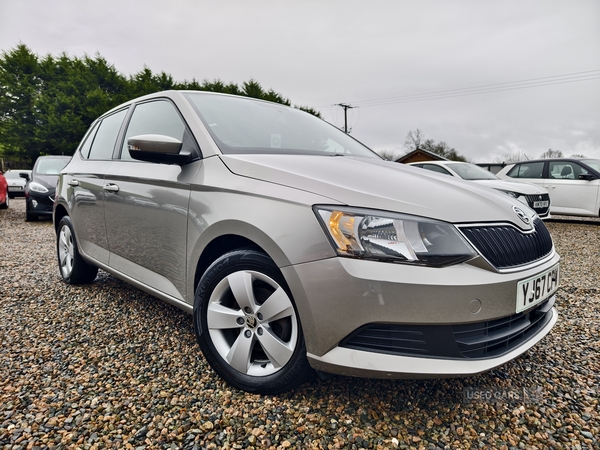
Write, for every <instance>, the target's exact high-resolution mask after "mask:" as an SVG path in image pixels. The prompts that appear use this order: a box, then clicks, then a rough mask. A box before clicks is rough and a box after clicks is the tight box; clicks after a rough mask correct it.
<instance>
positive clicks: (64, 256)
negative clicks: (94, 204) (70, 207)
mask: <svg viewBox="0 0 600 450" xmlns="http://www.w3.org/2000/svg"><path fill="white" fill-rule="evenodd" d="M56 253H57V256H58V267H59V269H60V274H61V276H62V278H63V280H64V281H65V282H66V283H69V284H82V283H91V282H92V281H94V279H95V278H96V275H97V274H98V268H97V267H95V266H92V265H91V264H88V263H87V262H85V261H84V259H83V258H82V257H81V255H80V254H79V249H78V248H77V241H76V240H75V231H74V230H73V224H72V222H71V218H70V217H69V216H65V217H63V218H62V219H61V220H60V222H59V224H58V234H57V239H56Z"/></svg>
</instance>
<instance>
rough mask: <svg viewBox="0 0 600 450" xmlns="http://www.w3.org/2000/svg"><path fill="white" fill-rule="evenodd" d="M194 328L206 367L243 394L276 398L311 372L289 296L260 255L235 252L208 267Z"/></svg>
mask: <svg viewBox="0 0 600 450" xmlns="http://www.w3.org/2000/svg"><path fill="white" fill-rule="evenodd" d="M194 327H195V330H196V337H197V338H198V343H199V344H200V348H201V349H202V352H203V354H204V357H205V358H206V360H207V361H208V363H209V364H210V365H211V367H212V368H213V369H214V370H215V372H217V374H219V375H220V376H221V377H222V378H223V379H224V380H225V381H227V382H228V383H229V384H231V385H233V386H236V387H238V388H240V389H242V390H244V391H247V392H255V393H260V394H277V393H280V392H283V391H287V390H290V389H293V388H294V387H296V386H298V385H299V384H301V383H302V382H303V381H305V380H306V378H307V377H308V375H309V374H310V373H311V370H312V369H311V368H310V366H309V364H308V360H307V359H306V346H305V344H304V338H303V336H302V328H301V326H300V320H299V318H298V314H297V312H296V308H295V305H294V302H293V299H292V296H291V294H290V292H289V289H288V287H287V284H286V283H285V280H284V278H283V276H282V275H281V273H280V272H279V269H278V268H277V266H276V265H275V263H274V262H273V261H272V260H271V259H270V258H269V257H268V256H267V255H265V254H263V253H260V252H257V251H254V250H237V251H234V252H231V253H228V254H226V255H223V256H222V257H221V258H219V259H218V260H217V261H215V262H214V263H213V264H212V265H211V266H210V267H209V268H208V270H207V271H206V273H205V274H204V276H203V277H202V279H201V280H200V283H199V285H198V289H197V290H196V299H195V304H194Z"/></svg>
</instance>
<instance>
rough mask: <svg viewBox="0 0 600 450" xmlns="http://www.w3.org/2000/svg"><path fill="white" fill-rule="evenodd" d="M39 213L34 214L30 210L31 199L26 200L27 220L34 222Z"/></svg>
mask: <svg viewBox="0 0 600 450" xmlns="http://www.w3.org/2000/svg"><path fill="white" fill-rule="evenodd" d="M37 217H38V216H37V215H36V214H33V213H31V212H30V210H29V201H28V200H25V221H27V222H32V221H34V220H36V219H37Z"/></svg>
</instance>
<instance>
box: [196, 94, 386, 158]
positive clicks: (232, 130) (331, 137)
mask: <svg viewBox="0 0 600 450" xmlns="http://www.w3.org/2000/svg"><path fill="white" fill-rule="evenodd" d="M186 97H187V98H188V99H189V101H190V102H191V103H192V105H193V106H194V108H195V110H196V112H197V113H198V115H199V116H200V119H201V120H202V122H204V125H205V126H206V128H207V129H208V130H209V132H210V134H211V135H212V137H213V139H214V140H215V142H216V143H217V145H218V146H219V149H220V150H221V151H222V152H223V153H225V154H234V153H287V154H312V155H345V156H359V157H365V158H374V159H381V158H380V157H379V156H378V155H377V154H375V153H374V152H372V151H371V150H369V149H368V148H367V147H365V146H364V145H362V144H361V143H359V142H358V141H356V140H354V139H353V138H351V137H350V136H348V135H347V134H346V133H344V132H342V131H341V130H339V129H337V128H336V127H334V126H333V125H330V124H329V123H327V122H325V121H324V120H321V119H319V118H317V117H315V116H313V115H311V114H308V113H305V112H303V111H300V110H298V109H294V108H290V107H287V106H284V105H280V104H277V103H271V102H265V101H258V100H254V99H249V98H243V97H235V96H226V95H215V94H206V93H187V94H186Z"/></svg>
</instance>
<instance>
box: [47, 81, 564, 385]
mask: <svg viewBox="0 0 600 450" xmlns="http://www.w3.org/2000/svg"><path fill="white" fill-rule="evenodd" d="M54 225H55V227H56V235H57V244H56V245H57V256H58V266H59V270H60V273H61V276H62V278H63V280H64V281H65V282H66V283H70V284H77V283H86V282H91V281H92V280H94V278H95V277H96V273H97V270H98V268H102V269H103V270H105V271H107V272H109V273H111V274H113V275H115V276H116V277H118V278H121V279H122V280H125V281H126V282H128V283H130V284H132V285H133V286H137V287H138V288H140V289H143V290H144V291H146V292H149V293H150V294H153V295H155V296H156V297H158V298H160V299H163V300H165V301H167V302H169V303H171V304H173V305H175V306H177V307H179V308H181V309H182V310H184V311H187V312H189V313H191V314H193V318H194V328H195V332H196V337H197V340H198V342H199V346H200V348H201V350H202V354H203V355H204V357H205V358H206V360H207V361H208V362H209V364H210V365H211V366H212V368H213V369H214V370H215V371H216V372H217V373H218V374H219V375H220V376H221V377H222V378H224V379H225V380H226V381H227V382H228V383H230V384H231V385H233V386H236V387H238V388H240V389H244V390H246V391H249V392H258V393H263V394H274V393H278V392H282V391H285V390H288V389H291V388H294V387H295V386H298V385H299V384H300V383H302V382H303V381H304V380H305V379H306V377H307V376H308V374H309V373H310V372H311V368H314V369H317V370H320V371H323V372H330V373H337V374H342V375H352V376H360V377H381V378H399V377H413V378H414V377H423V376H425V377H438V376H463V375H469V374H476V373H479V372H482V371H486V370H489V369H492V368H493V367H496V366H498V365H501V364H504V363H506V362H507V361H510V360H511V359H513V358H515V357H517V356H518V355H520V354H522V353H523V352H525V351H526V350H527V349H529V348H530V347H532V346H533V345H535V344H536V343H537V342H538V341H540V340H541V339H542V337H543V336H545V335H546V334H547V333H548V332H549V331H550V329H551V328H552V326H553V325H554V323H555V322H556V320H557V312H556V310H555V308H554V307H553V305H554V301H555V292H556V290H557V288H558V284H559V259H560V258H559V255H558V254H557V253H556V251H555V249H554V246H553V243H552V239H551V236H550V233H549V232H548V230H547V229H546V227H545V225H544V223H543V222H542V221H541V220H540V219H539V218H538V217H537V215H536V214H535V213H534V212H533V211H532V210H530V209H529V208H527V207H524V206H523V204H522V203H520V202H519V201H517V200H516V199H514V198H511V197H509V196H508V195H504V194H502V193H497V192H495V191H493V190H489V189H487V188H484V187H481V186H479V185H477V184H476V183H470V182H466V181H463V180H459V179H456V178H452V177H447V178H442V177H439V176H436V175H435V174H430V175H427V174H425V173H424V171H422V170H421V169H418V168H414V167H409V166H403V165H401V164H397V163H393V162H389V161H384V160H382V159H381V158H380V157H379V156H378V155H377V154H375V153H374V152H372V151H371V150H369V149H368V148H366V147H365V146H364V145H362V144H360V143H359V142H358V141H356V140H354V139H353V138H352V137H350V136H348V135H347V134H345V133H343V132H342V131H340V130H339V129H337V128H336V127H334V126H332V125H330V124H328V123H327V122H325V121H323V120H321V119H318V118H316V117H314V116H313V115H310V114H308V113H305V112H303V111H300V110H297V109H294V108H290V107H286V106H283V105H281V104H275V103H270V102H265V101H259V100H255V99H250V98H244V97H237V96H231V95H224V94H215V93H208V92H194V91H183V92H179V91H167V92H161V93H156V94H151V95H148V96H145V97H141V98H138V99H135V100H132V101H129V102H127V103H124V104H122V105H120V106H118V107H116V108H114V109H113V110H111V111H109V112H107V113H106V114H104V115H103V116H101V117H100V118H99V119H98V120H96V121H95V122H94V123H93V124H92V126H91V128H90V129H89V131H88V132H87V134H86V136H85V137H84V138H83V140H82V142H81V144H80V145H79V147H78V149H77V150H76V151H75V154H74V155H73V158H72V159H71V161H70V162H69V164H68V165H67V166H66V167H65V168H64V169H63V170H62V171H61V174H60V178H59V182H58V187H57V197H56V202H55V204H54Z"/></svg>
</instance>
